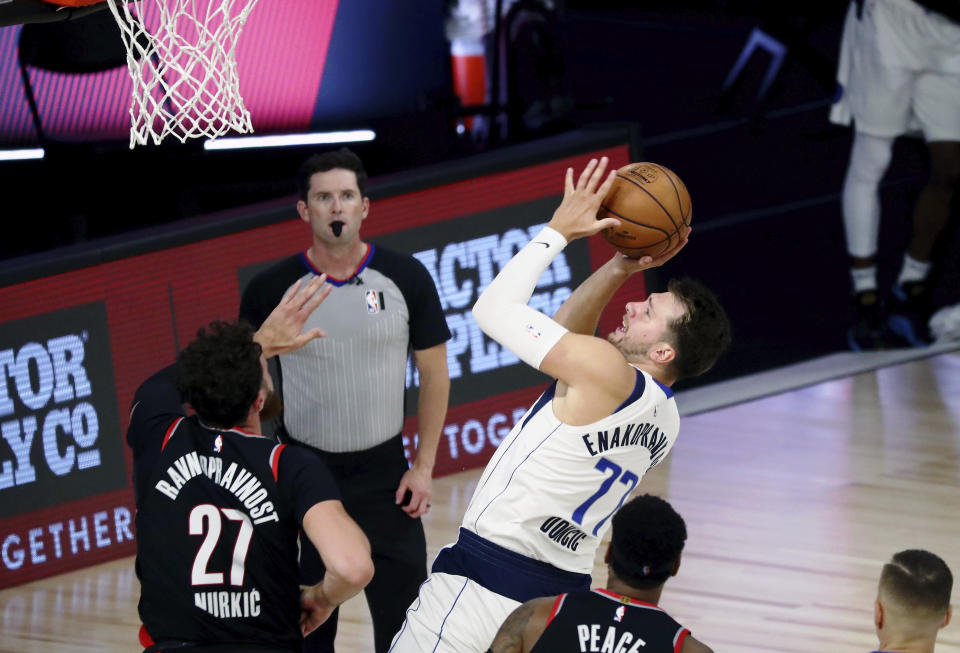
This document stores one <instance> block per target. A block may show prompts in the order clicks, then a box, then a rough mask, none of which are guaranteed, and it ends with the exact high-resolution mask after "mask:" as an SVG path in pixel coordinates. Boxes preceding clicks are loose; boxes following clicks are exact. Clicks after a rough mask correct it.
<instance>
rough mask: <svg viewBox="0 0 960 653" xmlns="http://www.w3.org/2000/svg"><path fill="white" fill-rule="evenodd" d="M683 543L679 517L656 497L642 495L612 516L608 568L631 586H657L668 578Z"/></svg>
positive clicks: (684, 530)
mask: <svg viewBox="0 0 960 653" xmlns="http://www.w3.org/2000/svg"><path fill="white" fill-rule="evenodd" d="M686 541H687V525H686V524H685V523H684V521H683V517H681V516H680V515H679V514H678V513H677V511H676V510H674V509H673V506H671V505H670V504H669V503H667V502H666V501H664V500H663V499H661V498H660V497H656V496H654V495H652V494H644V495H642V496H639V497H636V498H634V499H632V500H630V501H628V502H627V503H625V504H624V505H623V507H621V508H620V509H619V510H618V511H617V512H616V513H615V514H614V515H613V533H612V535H611V537H610V567H611V569H613V573H615V574H616V575H617V578H619V579H620V580H622V581H623V582H625V583H626V584H628V585H630V586H631V587H636V588H638V589H650V588H653V587H657V586H658V585H661V584H663V582H664V581H666V580H667V579H668V578H670V575H671V574H672V573H673V569H674V566H675V565H676V563H677V559H678V558H679V557H680V553H681V551H683V545H684V542H686Z"/></svg>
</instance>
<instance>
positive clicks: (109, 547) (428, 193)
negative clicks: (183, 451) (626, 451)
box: [0, 145, 643, 587]
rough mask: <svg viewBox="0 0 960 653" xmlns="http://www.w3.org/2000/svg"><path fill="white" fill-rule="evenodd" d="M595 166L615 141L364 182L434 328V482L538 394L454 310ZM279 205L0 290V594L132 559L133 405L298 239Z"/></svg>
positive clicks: (585, 247)
mask: <svg viewBox="0 0 960 653" xmlns="http://www.w3.org/2000/svg"><path fill="white" fill-rule="evenodd" d="M604 155H605V156H609V157H610V158H611V165H612V166H621V165H624V164H626V163H627V162H628V148H627V146H626V145H623V146H617V147H611V148H608V149H604V150H598V151H595V152H587V153H584V154H582V155H577V156H572V157H567V158H559V159H556V160H554V161H551V162H549V163H541V164H536V165H530V166H527V167H523V168H519V169H517V170H511V171H505V172H496V173H493V174H488V175H484V176H478V177H474V178H471V179H466V180H463V181H457V182H454V183H449V184H444V185H439V186H434V187H431V188H427V189H424V190H418V191H415V192H409V193H402V194H398V195H394V196H392V197H381V196H376V194H375V193H376V184H375V183H373V184H371V194H372V195H374V200H373V201H372V203H371V210H370V217H369V218H368V219H367V220H366V221H365V222H364V232H363V235H364V238H365V239H367V240H370V241H372V242H374V243H376V244H379V245H381V246H384V247H388V248H391V249H395V250H398V251H401V252H405V253H408V254H411V255H412V256H414V257H416V258H417V259H418V260H419V261H420V262H422V263H423V265H424V266H425V267H426V268H427V270H428V271H429V273H430V275H431V277H432V278H433V281H434V283H435V284H436V286H437V289H438V291H439V295H440V299H441V302H442V305H443V310H444V313H445V316H446V320H447V324H448V326H449V328H450V331H451V334H452V337H451V339H450V341H449V342H448V343H447V354H448V356H447V363H448V366H449V369H450V377H451V381H452V385H451V395H450V408H449V411H448V414H447V420H446V423H445V425H444V428H443V433H442V435H441V439H440V447H439V451H438V455H437V464H436V468H435V469H436V471H435V473H436V475H444V474H450V473H455V472H460V471H463V470H466V469H471V468H475V467H478V466H481V465H483V464H485V463H486V461H487V460H488V459H489V458H490V455H491V454H492V452H493V450H494V449H495V447H496V446H497V444H499V442H500V441H501V440H502V439H503V437H504V436H505V435H506V434H507V433H508V432H509V430H510V428H511V427H512V426H513V425H514V423H516V422H517V421H518V420H519V419H520V418H521V417H522V416H523V414H524V412H525V411H526V410H527V408H528V407H529V406H530V405H531V403H532V402H533V401H534V400H535V399H536V397H537V396H538V395H539V394H540V392H542V390H543V389H544V387H545V386H546V385H547V383H548V381H549V379H547V378H546V377H545V376H544V375H542V374H541V373H540V372H538V371H536V370H533V369H531V368H529V367H528V366H526V365H525V364H523V363H521V362H520V361H518V360H517V358H516V357H515V356H513V355H512V354H511V353H510V352H509V351H506V350H504V349H503V348H502V347H501V346H500V345H498V344H497V343H495V342H493V341H491V340H490V339H489V338H487V337H486V336H485V335H484V334H483V333H482V332H481V331H480V330H479V329H478V328H477V326H476V323H475V322H474V321H473V317H472V315H471V312H470V309H471V307H472V306H473V303H474V302H475V301H476V299H477V297H478V295H479V293H480V292H482V291H483V289H484V288H485V287H486V286H487V285H488V284H489V283H490V281H491V280H492V279H493V277H494V276H495V275H496V274H497V273H498V272H499V271H500V269H501V268H502V267H503V266H504V265H505V264H506V262H507V261H509V260H510V258H511V257H512V256H513V255H514V254H515V253H516V252H517V250H519V249H520V248H521V247H522V246H523V245H524V244H526V242H527V241H529V240H530V238H531V237H532V236H534V235H535V234H536V233H537V232H538V231H539V229H540V228H541V227H542V225H543V224H545V223H546V222H547V221H548V220H549V219H550V216H551V215H552V213H553V210H554V209H555V208H556V206H557V204H558V203H559V200H560V197H561V193H562V179H563V173H564V170H565V169H566V168H567V167H568V166H573V167H574V168H576V169H577V170H579V169H582V168H583V166H584V165H585V164H586V163H587V161H588V160H589V159H590V158H591V157H596V156H604ZM374 181H375V180H374ZM295 203H296V198H289V200H288V201H283V202H278V203H277V204H276V206H275V207H274V206H273V205H271V206H270V207H268V209H269V210H268V213H269V212H270V211H272V212H273V213H270V214H269V215H266V216H265V218H264V222H265V226H262V227H257V228H253V229H246V230H244V231H238V232H235V233H227V232H228V231H229V227H228V228H225V230H224V235H222V236H218V237H215V238H207V239H205V240H201V241H197V242H188V243H185V244H181V245H178V246H175V247H168V248H165V249H158V250H156V251H149V252H148V253H143V254H138V255H135V256H129V257H126V258H124V257H122V255H121V257H119V258H116V257H115V258H114V259H113V260H109V261H105V262H103V263H101V264H99V265H93V266H89V267H84V268H80V269H76V270H72V271H69V272H64V273H60V274H55V275H51V276H46V277H41V278H34V279H32V280H30V281H25V282H22V283H17V284H14V285H6V286H3V287H0V587H7V586H10V585H14V584H18V583H23V582H27V581H31V580H35V579H38V578H42V577H44V576H49V575H51V574H55V573H61V572H64V571H68V570H71V569H76V568H79V567H83V566H88V565H92V564H96V563H99V562H103V561H106V560H110V559H113V558H117V557H120V556H126V555H132V554H133V553H134V552H135V550H136V548H135V547H136V544H135V537H136V533H135V531H134V519H133V517H134V514H135V505H134V498H133V491H132V484H131V476H130V474H131V469H132V465H131V454H130V450H129V448H128V447H127V446H126V443H125V439H124V435H125V430H126V427H127V424H128V421H129V409H130V405H131V400H132V398H133V394H134V392H135V391H136V389H137V387H138V386H139V384H140V383H142V382H143V381H144V380H145V379H146V378H147V377H149V376H150V375H151V374H153V373H154V372H155V371H157V370H158V369H160V368H161V367H164V366H166V365H168V364H170V363H171V362H173V360H174V359H175V357H176V355H177V352H178V351H179V350H180V349H181V348H182V347H183V346H184V345H186V344H187V343H188V342H189V341H190V340H191V339H192V338H193V337H194V336H195V335H196V332H197V329H198V328H200V327H201V326H203V325H205V324H207V323H208V322H209V321H210V320H213V319H225V320H234V319H236V317H237V311H238V308H239V303H240V294H241V292H242V290H243V288H244V287H245V285H246V283H247V282H248V281H249V280H250V278H252V276H253V275H254V274H256V272H258V271H259V270H261V269H263V268H264V267H266V266H269V265H270V264H272V263H273V262H275V261H278V260H280V259H282V258H284V257H287V256H290V255H291V254H294V253H297V252H301V251H303V250H305V249H306V248H307V247H308V246H309V244H310V231H309V227H308V226H307V225H305V224H304V223H303V222H302V221H300V220H299V219H298V218H297V217H296V212H295ZM260 210H261V211H262V210H263V207H260ZM139 246H140V247H141V249H140V250H139V251H144V250H143V248H142V243H140V245H139ZM612 254H613V250H612V249H611V248H610V246H609V245H607V244H606V243H605V242H603V239H602V238H600V237H596V238H592V239H589V240H583V241H577V242H574V243H572V244H571V245H570V246H569V247H567V249H566V250H565V251H564V252H563V253H562V254H561V255H560V256H558V257H557V258H556V259H555V260H554V262H553V264H552V265H551V266H550V267H549V268H548V269H547V271H546V272H545V274H544V275H543V277H542V278H541V279H540V282H539V284H538V285H537V288H536V290H535V292H534V295H533V298H532V299H531V304H532V305H533V306H534V307H535V308H537V309H539V310H541V311H543V312H545V313H549V314H552V313H554V312H555V311H556V309H557V308H558V307H559V306H560V304H562V303H563V301H564V300H565V299H566V298H567V297H569V295H570V293H571V292H572V291H573V290H574V289H575V288H576V286H577V285H578V284H579V283H580V282H581V281H582V280H583V279H585V278H586V277H587V276H588V275H589V274H590V271H591V270H592V269H595V268H596V267H598V266H599V265H600V264H602V263H603V262H604V261H605V260H606V259H607V258H609V257H610V256H611V255H612ZM0 283H2V279H0ZM642 291H643V286H642V279H641V278H640V275H637V277H636V278H635V280H632V281H631V283H630V284H628V285H627V286H625V287H624V288H623V289H622V290H621V292H620V293H619V294H618V295H617V296H616V297H615V298H614V300H613V301H612V302H611V313H610V315H607V314H605V315H604V317H603V318H602V319H601V330H603V331H604V332H606V331H607V330H609V329H611V328H613V327H615V325H616V324H617V323H618V322H619V320H620V316H621V315H622V312H623V301H626V299H627V298H628V297H632V298H635V297H636V296H637V294H638V293H641V292H642ZM418 384H419V379H418V378H417V374H416V368H415V367H414V366H413V365H412V364H411V365H409V366H408V370H407V390H408V392H407V396H408V401H407V418H406V421H405V425H404V436H405V441H406V445H407V452H408V454H409V455H411V456H412V455H413V453H414V452H415V450H416V441H417V437H418V435H417V423H416V393H417V388H418Z"/></svg>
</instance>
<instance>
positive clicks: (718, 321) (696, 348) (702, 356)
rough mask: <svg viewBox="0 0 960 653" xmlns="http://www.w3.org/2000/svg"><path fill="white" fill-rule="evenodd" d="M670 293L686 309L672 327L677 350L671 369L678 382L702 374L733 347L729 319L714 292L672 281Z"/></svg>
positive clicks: (690, 282)
mask: <svg viewBox="0 0 960 653" xmlns="http://www.w3.org/2000/svg"><path fill="white" fill-rule="evenodd" d="M667 289H668V290H669V291H670V292H671V293H673V296H674V297H676V298H677V301H679V302H680V304H682V305H683V307H684V309H685V310H684V313H683V315H682V316H680V317H679V318H677V319H676V320H674V321H673V322H672V323H671V324H670V325H669V330H670V333H671V334H672V335H673V345H674V346H675V348H676V357H675V358H674V359H673V361H672V362H671V365H670V369H671V371H672V372H673V373H674V376H675V377H676V379H677V380H679V379H685V378H687V377H690V376H697V375H699V374H703V373H704V372H707V371H709V370H710V368H712V367H713V366H714V364H715V363H716V362H717V360H718V359H719V358H720V356H721V355H722V354H723V353H724V352H725V351H726V350H727V348H728V347H730V341H731V339H732V336H731V326H730V319H729V318H728V317H727V312H726V311H724V310H723V306H721V305H720V300H718V299H717V296H716V295H714V294H713V291H711V290H710V289H709V288H707V287H706V286H704V285H703V284H702V283H700V282H699V281H695V280H693V279H689V278H682V279H673V280H671V281H670V283H669V284H668V285H667Z"/></svg>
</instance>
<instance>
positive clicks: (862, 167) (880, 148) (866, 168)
mask: <svg viewBox="0 0 960 653" xmlns="http://www.w3.org/2000/svg"><path fill="white" fill-rule="evenodd" d="M892 156H893V139H892V138H881V137H879V136H871V135H869V134H864V133H863V132H859V131H857V132H854V137H853V147H852V148H851V151H850V164H849V167H848V168H847V176H846V179H845V180H844V182H843V204H842V206H843V225H844V228H845V231H846V235H847V251H848V252H849V253H850V254H851V255H852V256H858V257H861V258H869V257H871V256H874V255H875V254H876V253H877V239H878V236H879V231H880V191H879V185H880V179H881V178H882V177H883V173H884V172H886V170H887V166H889V165H890V159H891V157H892Z"/></svg>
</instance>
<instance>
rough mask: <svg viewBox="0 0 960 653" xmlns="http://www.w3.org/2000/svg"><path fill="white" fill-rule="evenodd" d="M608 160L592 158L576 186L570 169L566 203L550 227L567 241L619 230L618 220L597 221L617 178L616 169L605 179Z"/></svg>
mask: <svg viewBox="0 0 960 653" xmlns="http://www.w3.org/2000/svg"><path fill="white" fill-rule="evenodd" d="M607 163H609V160H608V159H607V157H603V158H601V159H600V160H599V161H597V160H596V159H590V163H588V164H587V167H585V168H584V169H583V172H581V173H580V177H579V179H577V183H576V184H574V183H573V168H567V174H566V177H565V179H564V184H563V201H562V202H560V206H559V207H557V210H556V211H554V213H553V218H551V220H550V222H549V223H548V224H547V226H549V227H552V228H553V229H556V230H557V231H559V232H560V233H561V234H563V237H564V238H566V239H567V242H570V241H571V240H575V239H577V238H583V237H584V236H592V235H593V234H596V233H600V232H601V231H603V230H604V229H607V228H608V227H616V226H618V225H619V224H620V221H619V220H617V219H616V218H604V219H603V220H597V211H598V210H599V209H600V204H601V203H602V202H603V198H605V197H606V196H607V192H608V191H609V190H610V187H611V186H612V185H613V180H614V179H615V178H616V176H617V171H616V170H611V171H610V174H608V175H606V178H604V173H605V172H606V170H607Z"/></svg>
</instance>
